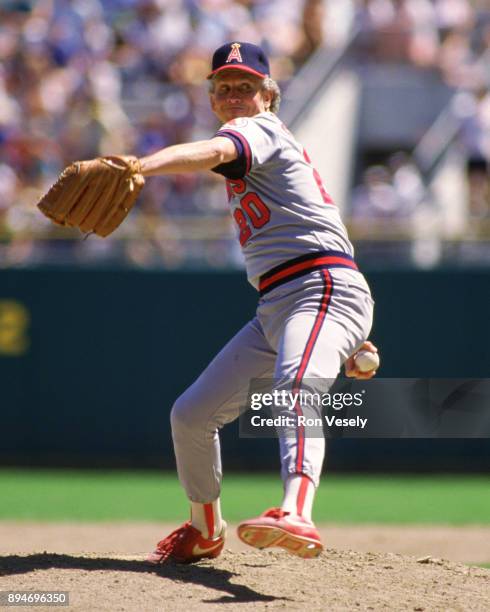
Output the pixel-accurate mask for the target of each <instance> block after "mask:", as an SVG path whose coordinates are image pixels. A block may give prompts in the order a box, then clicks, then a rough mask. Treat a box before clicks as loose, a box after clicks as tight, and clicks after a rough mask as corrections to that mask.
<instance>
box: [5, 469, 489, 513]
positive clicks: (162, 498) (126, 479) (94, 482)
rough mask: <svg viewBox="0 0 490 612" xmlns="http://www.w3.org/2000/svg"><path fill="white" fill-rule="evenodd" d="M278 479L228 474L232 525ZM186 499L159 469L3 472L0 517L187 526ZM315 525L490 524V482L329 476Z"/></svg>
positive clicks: (269, 498)
mask: <svg viewBox="0 0 490 612" xmlns="http://www.w3.org/2000/svg"><path fill="white" fill-rule="evenodd" d="M281 495H282V485H281V481H280V479H279V477H278V476H276V475H257V476H255V475H254V476H245V475H235V474H228V475H227V476H226V477H225V479H224V482H223V494H222V505H223V512H224V515H225V516H226V518H227V519H228V520H229V521H237V520H240V519H243V518H244V517H248V516H252V515H254V514H257V513H259V512H261V511H262V510H264V509H265V508H267V507H269V506H274V505H277V504H278V503H279V502H280V500H281ZM187 515H188V505H187V501H186V498H185V496H184V493H183V491H182V489H181V488H180V485H179V483H178V481H177V479H176V477H175V475H174V474H173V473H172V474H167V473H158V472H117V471H113V472H111V471H104V472H102V471H101V472H95V471H94V472H84V471H68V470H58V471H54V470H51V471H50V470H39V471H28V470H10V469H9V470H0V519H21V520H46V521H60V520H66V521H126V520H127V521H130V520H143V521H144V520H146V521H154V520H157V521H181V520H183V519H185V518H186V517H187ZM314 518H315V520H316V521H317V522H326V521H331V522H337V523H385V524H390V523H392V524H396V523H418V524H423V523H439V524H443V523H444V524H453V525H464V524H489V523H490V478H488V477H484V476H395V477H390V476H386V477H383V476H329V475H326V476H325V477H324V478H323V481H322V484H321V487H320V489H319V491H318V495H317V500H316V503H315V513H314Z"/></svg>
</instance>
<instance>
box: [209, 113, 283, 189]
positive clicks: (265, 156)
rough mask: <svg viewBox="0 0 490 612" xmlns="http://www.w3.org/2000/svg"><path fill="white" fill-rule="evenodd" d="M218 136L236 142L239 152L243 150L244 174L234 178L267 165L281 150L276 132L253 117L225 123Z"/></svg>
mask: <svg viewBox="0 0 490 612" xmlns="http://www.w3.org/2000/svg"><path fill="white" fill-rule="evenodd" d="M216 136H224V137H227V138H230V139H232V140H233V141H234V142H235V146H236V147H237V150H238V149H239V148H240V149H242V153H241V158H242V159H241V163H242V166H243V174H242V176H240V177H232V178H242V177H243V176H246V175H247V174H249V173H250V172H252V171H253V170H254V169H255V168H257V167H258V166H262V165H263V164H266V163H267V162H268V161H269V160H270V159H272V157H273V156H274V155H275V154H276V152H277V150H278V148H279V144H278V142H279V140H278V137H277V136H276V134H275V132H274V131H273V130H271V129H270V128H268V127H267V126H265V125H263V123H262V122H261V121H260V120H259V119H257V118H252V117H240V118H238V119H234V120H233V121H230V122H228V123H225V124H224V125H223V126H222V127H221V128H220V129H219V131H218V132H217V133H216ZM235 161H236V160H235ZM232 163H233V162H232ZM226 165H227V164H226Z"/></svg>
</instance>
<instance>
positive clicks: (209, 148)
mask: <svg viewBox="0 0 490 612" xmlns="http://www.w3.org/2000/svg"><path fill="white" fill-rule="evenodd" d="M237 157H238V152H237V149H236V146H235V144H234V143H233V141H232V140H230V139H229V138H226V137H222V136H216V137H214V138H211V139H209V140H200V141H197V142H189V143H186V144H180V145H173V146H171V147H166V148H165V149H161V150H160V151H157V152H156V153H153V154H151V155H148V156H147V157H143V158H141V159H140V164H141V174H143V176H158V175H161V174H174V173H175V174H179V173H181V172H197V171H199V170H211V169H212V168H214V167H216V166H219V165H220V164H226V163H228V162H231V161H233V160H235V159H236V158H237Z"/></svg>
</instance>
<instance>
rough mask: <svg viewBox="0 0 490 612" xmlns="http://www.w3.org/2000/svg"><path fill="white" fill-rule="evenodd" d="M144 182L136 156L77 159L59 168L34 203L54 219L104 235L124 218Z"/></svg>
mask: <svg viewBox="0 0 490 612" xmlns="http://www.w3.org/2000/svg"><path fill="white" fill-rule="evenodd" d="M144 184H145V179H144V177H143V175H142V174H141V173H140V163H139V160H138V159H137V158H136V157H132V156H119V155H112V156H109V157H97V158H96V159H90V160H88V161H77V162H74V163H73V164H70V165H69V166H67V167H66V168H65V169H64V170H63V172H62V173H61V174H60V176H59V178H58V180H57V181H56V183H55V184H54V185H53V186H52V187H51V189H50V190H49V191H48V193H47V194H46V195H44V196H43V197H42V198H41V200H40V201H39V203H38V207H39V209H40V210H41V212H43V213H44V214H45V215H46V216H47V217H49V218H50V219H51V220H52V221H54V223H57V224H59V225H69V226H71V227H78V228H79V229H80V230H81V231H82V232H94V233H95V234H97V235H98V236H103V237H105V236H108V235H109V234H111V233H112V232H113V231H114V230H115V229H116V228H118V227H119V225H120V224H121V223H122V222H123V221H124V219H125V218H126V216H127V215H128V213H129V211H130V210H131V208H132V207H133V205H134V203H135V202H136V199H137V198H138V195H139V193H140V191H141V189H142V188H143V185H144Z"/></svg>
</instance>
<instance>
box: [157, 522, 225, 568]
mask: <svg viewBox="0 0 490 612" xmlns="http://www.w3.org/2000/svg"><path fill="white" fill-rule="evenodd" d="M225 534H226V523H225V522H223V528H222V529H221V533H220V535H219V536H218V537H217V538H213V539H212V540H210V539H207V538H204V537H203V535H202V533H201V532H200V531H199V530H198V529H196V528H195V527H193V526H192V525H191V522H190V521H188V522H187V523H184V524H183V525H182V527H179V528H178V529H176V530H175V531H172V533H171V534H170V535H168V536H167V537H166V538H165V539H163V540H161V541H160V542H158V544H157V547H156V549H155V550H154V552H152V553H150V554H149V555H148V557H147V559H146V560H147V561H148V562H149V563H152V564H153V565H158V564H159V563H163V562H164V561H166V560H167V559H172V560H173V561H176V562H177V563H194V562H195V561H199V560H200V559H214V558H215V557H217V556H218V555H220V554H221V551H222V550H223V546H224V544H225Z"/></svg>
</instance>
